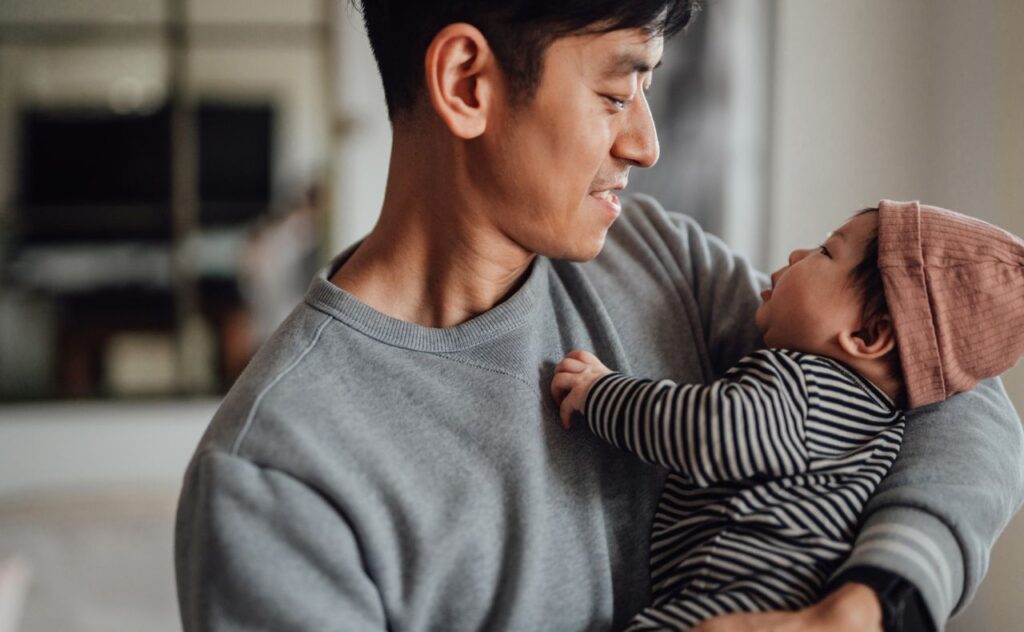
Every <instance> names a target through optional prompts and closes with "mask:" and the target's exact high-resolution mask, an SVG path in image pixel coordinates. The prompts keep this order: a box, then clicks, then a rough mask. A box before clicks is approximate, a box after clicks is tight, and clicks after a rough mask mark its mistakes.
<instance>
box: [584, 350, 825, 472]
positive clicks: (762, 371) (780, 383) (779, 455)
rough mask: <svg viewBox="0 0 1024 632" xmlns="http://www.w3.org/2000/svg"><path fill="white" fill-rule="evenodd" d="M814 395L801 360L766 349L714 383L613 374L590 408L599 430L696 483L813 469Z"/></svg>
mask: <svg viewBox="0 0 1024 632" xmlns="http://www.w3.org/2000/svg"><path fill="white" fill-rule="evenodd" d="M808 401H809V398H808V394H807V385H806V383H805V376H804V372H803V370H802V368H801V366H800V364H799V362H798V361H797V360H795V359H793V358H790V357H789V356H787V355H785V354H784V353H781V352H777V351H770V350H761V351H758V352H757V353H755V354H754V355H752V356H749V357H747V358H744V359H743V361H742V362H740V363H739V364H738V365H737V366H736V367H735V368H734V369H732V370H730V371H729V373H728V376H727V378H725V379H721V380H717V381H715V382H712V383H711V384H676V383H675V382H672V381H671V380H661V381H658V382H653V381H651V380H642V379H637V378H631V377H627V376H624V375H621V374H615V373H613V374H611V375H608V376H605V377H604V378H602V379H601V380H599V381H598V382H596V383H595V384H594V386H593V387H592V388H591V389H590V392H589V393H588V394H587V399H586V403H585V406H584V409H585V416H586V418H587V422H588V423H589V425H590V428H591V430H592V431H593V432H594V433H595V434H597V435H598V436H599V437H601V438H602V439H604V440H605V441H608V442H609V443H611V444H613V445H615V446H617V447H619V448H621V449H624V450H628V451H629V452H632V453H633V454H635V455H637V456H638V457H640V458H641V459H643V460H645V461H647V462H650V463H656V464H659V465H661V466H663V467H666V468H669V469H671V470H673V471H675V472H678V473H679V474H682V475H683V476H685V477H687V478H688V479H690V480H691V481H693V483H694V484H696V485H698V486H701V487H707V486H710V485H713V484H715V483H717V482H722V481H742V480H748V479H751V478H754V477H755V476H763V477H767V478H780V477H783V476H791V475H794V474H799V473H802V472H805V471H807V469H808V466H809V463H810V461H811V455H810V454H809V452H808V447H807V443H808V442H807V433H806V428H805V423H804V422H805V420H806V418H807V414H808Z"/></svg>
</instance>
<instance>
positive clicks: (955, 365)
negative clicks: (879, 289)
mask: <svg viewBox="0 0 1024 632" xmlns="http://www.w3.org/2000/svg"><path fill="white" fill-rule="evenodd" d="M878 210H879V215H878V219H879V222H878V268H879V270H880V272H881V274H882V283H883V286H884V287H885V299H886V302H887V303H888V306H889V312H890V314H891V315H892V319H893V325H894V328H895V330H896V340H897V345H898V347H899V354H900V361H901V363H902V368H903V377H904V384H905V387H906V393H907V401H908V404H909V407H910V408H917V407H918V406H925V405H927V404H931V403H933V402H938V401H941V400H943V399H945V398H947V397H949V396H950V395H952V394H953V393H957V392H960V391H966V390H969V389H971V388H972V387H973V386H974V385H975V384H977V383H978V381H980V380H983V379H985V378H988V377H992V376H995V375H999V374H1000V373H1002V372H1004V371H1006V370H1007V369H1009V368H1011V367H1013V366H1014V365H1015V364H1016V363H1017V361H1018V360H1019V359H1020V358H1021V356H1022V355H1024V240H1021V239H1020V238H1019V237H1016V236H1014V235H1012V234H1010V233H1008V232H1006V231H1004V230H1002V229H1000V228H997V227H995V226H992V225H991V224H988V223H986V222H983V221H981V220H978V219H974V218H972V217H967V216H966V215H961V214H959V213H954V212H953V211H949V210H946V209H942V208H937V207H934V206H925V205H923V204H920V203H918V202H893V201H891V200H882V201H881V202H880V203H879V204H878Z"/></svg>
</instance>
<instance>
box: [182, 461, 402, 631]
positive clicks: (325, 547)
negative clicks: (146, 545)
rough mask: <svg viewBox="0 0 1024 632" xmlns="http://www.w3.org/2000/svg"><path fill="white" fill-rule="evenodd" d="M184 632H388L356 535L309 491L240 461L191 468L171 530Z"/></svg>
mask: <svg viewBox="0 0 1024 632" xmlns="http://www.w3.org/2000/svg"><path fill="white" fill-rule="evenodd" d="M175 567H176V572H177V583H178V603H179V606H180V609H181V618H182V625H183V627H184V629H185V630H242V629H244V630H328V629H337V628H338V626H339V625H341V626H343V627H345V628H346V629H353V630H383V629H385V628H386V627H387V624H386V621H385V617H384V611H383V607H382V605H381V600H380V596H379V593H378V592H377V589H376V586H375V585H374V584H373V582H372V581H371V580H370V579H369V577H368V576H367V574H366V572H365V570H364V567H363V562H362V557H361V555H360V551H359V546H358V543H357V542H356V539H355V537H354V535H353V533H352V530H351V529H350V528H349V527H348V525H347V524H346V523H345V521H344V519H343V518H342V517H341V516H340V515H339V514H338V512H337V511H335V510H334V508H333V507H331V505H330V504H329V503H328V502H327V501H326V499H324V498H323V497H322V496H320V495H319V494H318V493H317V492H316V491H314V490H313V489H311V488H310V487H309V486H307V485H305V484H303V483H302V482H300V481H298V480H296V479H295V478H293V477H291V476H289V475H288V474H285V473H283V472H280V471H277V470H273V469H267V468H261V467H258V466H256V465H254V464H252V463H250V462H248V461H246V460H244V459H241V458H238V457H236V456H233V455H230V454H226V453H218V452H207V453H203V454H200V455H198V456H197V457H196V459H195V461H194V462H193V464H192V465H191V467H190V468H189V471H188V473H187V475H186V478H185V486H184V489H183V490H182V495H181V500H180V503H179V506H178V516H177V526H176V533H175Z"/></svg>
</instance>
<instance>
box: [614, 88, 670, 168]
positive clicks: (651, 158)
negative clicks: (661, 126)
mask: <svg viewBox="0 0 1024 632" xmlns="http://www.w3.org/2000/svg"><path fill="white" fill-rule="evenodd" d="M623 114H624V115H625V116H627V117H628V120H627V123H626V125H625V126H624V127H623V128H622V129H621V130H620V131H619V135H618V137H617V138H616V139H615V144H614V145H613V146H612V154H613V155H614V156H615V157H616V158H619V159H621V160H625V161H627V162H629V163H630V164H632V165H636V166H637V167H651V166H653V165H654V163H656V162H658V155H659V154H660V153H661V148H660V147H659V146H658V130H657V129H655V127H654V117H652V116H651V109H650V107H649V106H648V104H647V95H646V94H644V92H643V90H640V91H638V93H637V96H636V99H635V100H634V101H633V103H632V104H631V107H630V108H629V109H628V110H627V111H626V112H624V113H623Z"/></svg>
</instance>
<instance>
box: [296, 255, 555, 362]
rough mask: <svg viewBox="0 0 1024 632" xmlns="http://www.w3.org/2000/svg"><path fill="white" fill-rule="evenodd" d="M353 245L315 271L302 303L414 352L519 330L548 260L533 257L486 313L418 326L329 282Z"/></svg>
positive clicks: (448, 349) (459, 346)
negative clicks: (510, 291)
mask: <svg viewBox="0 0 1024 632" xmlns="http://www.w3.org/2000/svg"><path fill="white" fill-rule="evenodd" d="M357 246H358V244H356V245H354V246H352V247H351V248H348V249H347V250H345V251H344V252H342V253H341V254H339V255H338V256H337V257H335V258H334V259H333V260H332V261H331V262H330V263H329V264H328V265H326V266H324V267H323V268H321V269H320V271H319V272H317V274H316V276H315V277H314V278H313V281H312V283H310V285H309V289H308V290H307V291H306V298H305V300H306V303H307V304H308V305H310V306H311V307H313V308H315V309H318V310H320V311H323V312H326V313H328V314H330V315H331V316H333V317H334V318H336V319H337V320H339V321H341V322H343V323H345V324H346V325H348V326H349V327H352V328H353V329H356V330H358V331H360V332H362V333H363V334H366V335H367V336H370V337H372V338H374V339H376V340H379V341H381V342H384V343H386V344H389V345H393V346H396V347H402V348H405V349H411V350H414V351H429V352H433V353H452V352H455V351H462V350H466V349H469V348H471V347H474V346H476V345H479V344H483V343H486V342H489V341H491V340H494V339H496V338H499V337H501V336H503V335H505V334H507V333H509V332H511V331H513V330H514V329H517V328H519V327H520V326H522V325H524V324H525V323H526V322H527V321H528V320H529V317H530V314H531V313H532V312H533V311H534V310H535V308H536V305H537V303H538V302H539V300H540V297H541V295H542V294H543V293H544V291H545V288H544V286H545V285H546V283H547V276H548V265H549V262H548V260H547V259H545V258H544V257H539V256H538V257H536V258H534V260H533V263H532V264H531V265H530V268H529V270H528V271H527V272H526V274H527V278H526V280H525V281H523V284H522V285H521V286H520V287H519V289H518V290H516V291H515V293H513V294H512V296H510V297H509V298H507V299H505V300H504V301H503V302H501V303H499V304H498V305H496V306H495V307H493V308H492V309H491V310H489V311H487V312H484V313H483V314H480V315H479V316H476V317H474V318H472V319H470V320H468V321H466V322H464V323H461V324H459V325H456V326H455V327H445V328H436V327H424V326H422V325H417V324H415V323H410V322H407V321H404V320H399V319H397V318H392V317H391V316H388V315H386V314H383V313H381V312H379V311H377V310H375V309H373V308H372V307H370V306H369V305H367V304H366V303H364V302H362V301H360V300H359V299H358V298H356V297H355V296H354V295H353V294H351V293H349V292H346V291H345V290H343V289H341V288H339V287H338V286H336V285H334V284H333V283H331V282H330V278H331V276H333V275H334V272H335V271H336V270H337V269H338V268H339V267H341V264H342V263H344V262H345V260H346V259H348V257H349V255H351V254H352V252H354V251H355V248H356V247H357Z"/></svg>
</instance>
